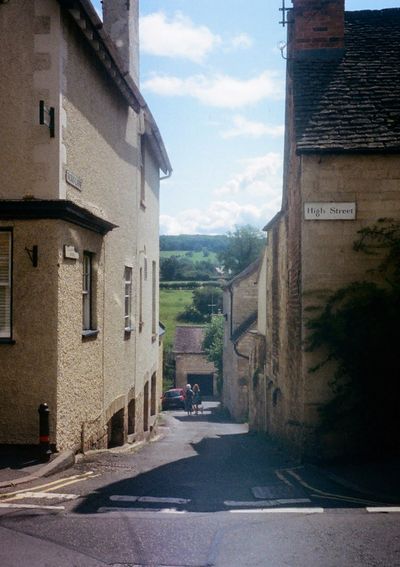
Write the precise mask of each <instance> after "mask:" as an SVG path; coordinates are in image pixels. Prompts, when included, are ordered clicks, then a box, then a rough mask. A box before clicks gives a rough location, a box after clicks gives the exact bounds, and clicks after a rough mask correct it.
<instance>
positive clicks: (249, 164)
mask: <svg viewBox="0 0 400 567" xmlns="http://www.w3.org/2000/svg"><path fill="white" fill-rule="evenodd" d="M242 163H243V165H244V170H243V171H242V172H240V173H238V174H236V175H235V176H233V177H232V178H231V179H229V181H227V182H226V183H225V184H224V185H222V186H221V187H218V188H217V189H216V190H215V191H214V194H215V196H216V197H225V198H227V197H234V196H238V195H241V196H244V195H246V196H249V197H251V198H252V199H254V198H255V197H261V198H262V197H264V199H265V200H266V201H268V202H272V203H277V202H278V201H279V203H280V199H281V192H282V156H281V154H279V153H273V152H271V153H268V154H266V155H264V156H260V157H257V158H251V159H246V160H243V162H242Z"/></svg>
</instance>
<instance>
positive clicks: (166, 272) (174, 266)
mask: <svg viewBox="0 0 400 567" xmlns="http://www.w3.org/2000/svg"><path fill="white" fill-rule="evenodd" d="M179 268H180V263H179V260H178V258H177V257H176V256H170V257H169V258H161V261H160V279H161V280H164V281H173V280H175V279H176V277H177V275H178V271H179Z"/></svg>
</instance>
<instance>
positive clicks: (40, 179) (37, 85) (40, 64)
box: [0, 0, 60, 199]
mask: <svg viewBox="0 0 400 567" xmlns="http://www.w3.org/2000/svg"><path fill="white" fill-rule="evenodd" d="M59 34H60V14H59V6H58V4H57V3H56V2H54V0H32V1H31V2H24V0H15V1H13V2H10V3H8V5H7V6H6V5H4V6H2V9H1V10H0V47H1V53H2V54H3V55H4V54H7V55H6V56H5V55H4V56H3V57H1V60H0V76H1V77H7V81H4V80H3V81H0V99H1V100H2V101H3V104H4V110H3V112H1V113H0V131H1V133H2V139H3V140H7V143H6V144H3V148H2V152H1V155H0V198H3V199H5V198H12V199H21V198H23V197H32V196H34V197H36V198H42V199H55V198H58V197H59V183H58V181H59V175H60V171H59V165H60V164H59V149H60V136H59V121H60V112H59V83H60V75H59V69H60V66H59V58H60V51H59V41H58V38H59ZM40 100H43V101H44V102H45V104H46V106H48V107H50V106H51V107H53V108H54V109H55V116H56V121H55V122H56V124H55V137H54V138H50V133H49V129H48V127H47V126H45V125H42V126H41V125H39V101H40Z"/></svg>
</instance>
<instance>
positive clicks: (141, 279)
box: [139, 268, 144, 332]
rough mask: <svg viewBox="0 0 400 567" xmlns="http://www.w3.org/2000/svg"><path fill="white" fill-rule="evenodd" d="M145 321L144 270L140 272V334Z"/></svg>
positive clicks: (141, 269)
mask: <svg viewBox="0 0 400 567" xmlns="http://www.w3.org/2000/svg"><path fill="white" fill-rule="evenodd" d="M143 325H144V321H143V268H140V270H139V332H141V331H142V329H143Z"/></svg>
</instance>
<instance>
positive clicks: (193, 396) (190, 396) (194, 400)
mask: <svg viewBox="0 0 400 567" xmlns="http://www.w3.org/2000/svg"><path fill="white" fill-rule="evenodd" d="M200 405H201V394H200V388H199V385H198V384H195V385H194V386H193V390H192V386H191V385H190V384H186V390H185V410H186V411H187V414H188V415H191V414H192V412H193V407H194V412H195V413H196V414H198V413H199V407H200Z"/></svg>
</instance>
